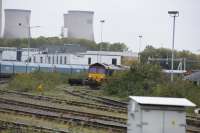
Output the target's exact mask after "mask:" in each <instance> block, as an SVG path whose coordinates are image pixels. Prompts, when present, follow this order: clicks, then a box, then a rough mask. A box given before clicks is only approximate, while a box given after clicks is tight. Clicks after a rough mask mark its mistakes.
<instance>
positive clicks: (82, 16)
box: [64, 11, 94, 41]
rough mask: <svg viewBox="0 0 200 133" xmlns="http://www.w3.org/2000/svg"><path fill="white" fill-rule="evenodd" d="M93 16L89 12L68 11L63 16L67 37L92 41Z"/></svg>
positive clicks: (92, 13)
mask: <svg viewBox="0 0 200 133" xmlns="http://www.w3.org/2000/svg"><path fill="white" fill-rule="evenodd" d="M93 15H94V12H91V11H69V12H68V14H64V28H67V29H68V30H67V31H68V34H67V35H68V37H72V38H81V39H87V40H91V41H93V40H94V32H93Z"/></svg>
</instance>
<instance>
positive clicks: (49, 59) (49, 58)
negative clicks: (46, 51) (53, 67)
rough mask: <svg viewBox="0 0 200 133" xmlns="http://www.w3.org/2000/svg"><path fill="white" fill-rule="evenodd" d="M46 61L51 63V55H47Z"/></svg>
mask: <svg viewBox="0 0 200 133" xmlns="http://www.w3.org/2000/svg"><path fill="white" fill-rule="evenodd" d="M48 63H49V64H51V56H49V57H48Z"/></svg>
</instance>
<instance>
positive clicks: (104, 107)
mask: <svg viewBox="0 0 200 133" xmlns="http://www.w3.org/2000/svg"><path fill="white" fill-rule="evenodd" d="M0 94H15V95H19V96H23V97H25V98H30V99H35V100H43V101H48V102H52V103H65V104H67V105H73V106H79V107H87V108H91V109H97V110H102V111H108V112H118V113H127V110H126V109H121V108H119V107H111V106H108V105H98V104H92V103H86V102H78V101H72V100H63V99H58V98H52V97H47V96H36V95H31V94H27V93H21V92H16V91H5V90H0Z"/></svg>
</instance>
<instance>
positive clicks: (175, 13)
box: [168, 11, 179, 82]
mask: <svg viewBox="0 0 200 133" xmlns="http://www.w3.org/2000/svg"><path fill="white" fill-rule="evenodd" d="M168 14H169V15H170V16H171V17H173V36H172V59H171V82H173V81H174V72H173V70H174V40H175V22H176V17H178V16H179V12H178V11H168Z"/></svg>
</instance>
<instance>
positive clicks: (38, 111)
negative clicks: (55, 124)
mask: <svg viewBox="0 0 200 133" xmlns="http://www.w3.org/2000/svg"><path fill="white" fill-rule="evenodd" d="M0 108H1V109H4V110H9V111H14V112H16V113H19V114H26V115H27V114H28V115H31V116H32V115H34V116H36V117H44V118H48V119H51V120H60V121H63V122H66V123H69V122H75V123H77V124H81V125H82V124H83V123H84V125H87V126H92V127H95V128H103V129H111V130H112V131H115V132H124V131H125V130H126V124H124V122H121V119H118V120H117V118H112V117H107V116H99V115H95V114H93V115H92V114H86V113H83V112H75V111H73V112H69V111H68V110H63V109H57V108H52V107H46V106H40V105H33V104H27V103H23V102H17V101H11V100H6V99H2V98H0Z"/></svg>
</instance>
